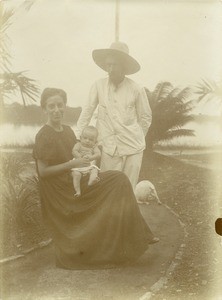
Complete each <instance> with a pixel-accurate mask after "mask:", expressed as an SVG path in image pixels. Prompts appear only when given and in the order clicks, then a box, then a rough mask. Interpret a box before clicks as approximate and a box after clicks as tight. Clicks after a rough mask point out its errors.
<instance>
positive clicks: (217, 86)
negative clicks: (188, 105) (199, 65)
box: [195, 79, 222, 106]
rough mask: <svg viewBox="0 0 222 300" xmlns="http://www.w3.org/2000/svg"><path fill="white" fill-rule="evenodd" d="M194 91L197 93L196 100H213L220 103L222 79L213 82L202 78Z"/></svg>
mask: <svg viewBox="0 0 222 300" xmlns="http://www.w3.org/2000/svg"><path fill="white" fill-rule="evenodd" d="M195 93H196V94H198V95H199V97H198V102H205V103H206V102H209V101H214V102H215V104H216V105H218V106H221V105H222V81H221V82H215V81H212V80H209V79H207V80H205V79H202V81H201V82H199V83H198V85H196V86H195Z"/></svg>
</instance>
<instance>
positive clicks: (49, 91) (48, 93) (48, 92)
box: [40, 88, 67, 108]
mask: <svg viewBox="0 0 222 300" xmlns="http://www.w3.org/2000/svg"><path fill="white" fill-rule="evenodd" d="M53 96H60V97H62V100H63V102H64V104H66V103H67V95H66V92H65V91H63V90H62V89H56V88H45V89H44V91H43V92H42V95H41V101H40V104H41V107H42V108H45V107H46V102H47V99H48V98H50V97H53Z"/></svg>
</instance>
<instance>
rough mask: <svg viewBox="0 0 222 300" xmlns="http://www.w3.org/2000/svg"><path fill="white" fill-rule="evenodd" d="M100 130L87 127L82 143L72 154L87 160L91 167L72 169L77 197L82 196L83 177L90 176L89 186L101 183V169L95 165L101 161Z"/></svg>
mask: <svg viewBox="0 0 222 300" xmlns="http://www.w3.org/2000/svg"><path fill="white" fill-rule="evenodd" d="M97 137H98V130H97V129H96V128H95V127H94V126H87V127H85V128H84V129H83V131H82V134H81V137H80V142H78V143H76V144H75V146H74V148H73V150H72V154H73V156H74V158H82V157H84V158H87V159H89V161H90V166H88V167H82V168H74V169H72V174H73V185H74V188H75V195H74V196H75V197H78V196H80V195H81V189H80V181H81V178H82V176H83V175H86V174H90V175H89V181H88V185H93V184H95V183H96V182H98V181H99V177H98V173H99V168H98V167H97V166H96V165H95V163H96V160H98V159H100V157H101V152H100V150H99V148H98V146H97V144H96V143H97Z"/></svg>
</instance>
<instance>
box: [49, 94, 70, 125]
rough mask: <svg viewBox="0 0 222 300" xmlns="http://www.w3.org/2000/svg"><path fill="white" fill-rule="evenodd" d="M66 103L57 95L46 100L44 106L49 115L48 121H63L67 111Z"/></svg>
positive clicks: (52, 122)
mask: <svg viewBox="0 0 222 300" xmlns="http://www.w3.org/2000/svg"><path fill="white" fill-rule="evenodd" d="M65 107H66V105H65V103H64V101H63V99H62V97H61V96H59V95H55V96H52V97H49V98H48V99H47V100H46V106H45V108H44V111H45V113H46V114H47V116H48V121H49V122H50V123H51V124H59V123H61V121H62V119H63V115H64V111H65Z"/></svg>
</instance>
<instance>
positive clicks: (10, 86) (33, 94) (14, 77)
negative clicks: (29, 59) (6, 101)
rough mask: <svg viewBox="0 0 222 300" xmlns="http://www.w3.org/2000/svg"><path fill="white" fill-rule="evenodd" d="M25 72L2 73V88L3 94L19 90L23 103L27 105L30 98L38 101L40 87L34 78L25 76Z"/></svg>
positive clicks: (0, 83) (0, 75) (0, 87)
mask: <svg viewBox="0 0 222 300" xmlns="http://www.w3.org/2000/svg"><path fill="white" fill-rule="evenodd" d="M24 72H25V71H22V72H17V73H12V72H4V73H2V74H0V89H1V90H2V91H3V96H5V95H7V94H11V93H14V92H15V91H16V90H19V92H20V94H21V97H22V101H23V104H24V106H26V104H27V102H28V99H31V100H32V101H35V102H36V98H37V97H38V95H39V87H38V86H37V85H36V81H35V80H34V79H31V78H29V77H27V76H24V75H23V73H24Z"/></svg>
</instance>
